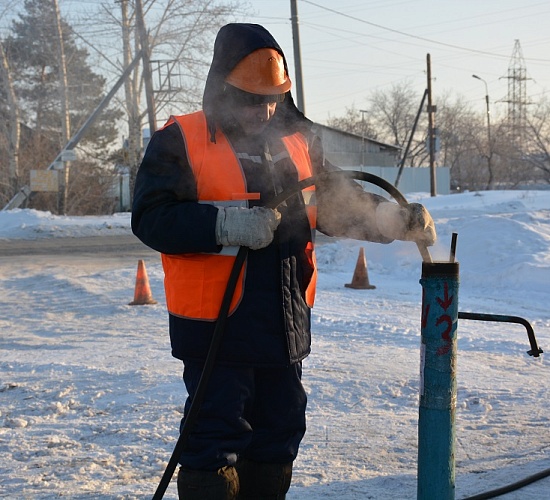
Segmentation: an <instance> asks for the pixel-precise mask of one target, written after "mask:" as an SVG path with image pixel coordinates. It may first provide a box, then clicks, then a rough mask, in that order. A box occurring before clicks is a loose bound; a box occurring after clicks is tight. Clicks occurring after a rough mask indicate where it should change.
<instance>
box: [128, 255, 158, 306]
mask: <svg viewBox="0 0 550 500" xmlns="http://www.w3.org/2000/svg"><path fill="white" fill-rule="evenodd" d="M156 303H157V301H156V300H155V299H153V294H152V293H151V287H150V286H149V278H148V277H147V270H146V269H145V262H143V260H141V259H140V260H138V268H137V275H136V288H135V291H134V300H133V301H132V302H130V303H129V304H128V305H129V306H141V305H145V304H156Z"/></svg>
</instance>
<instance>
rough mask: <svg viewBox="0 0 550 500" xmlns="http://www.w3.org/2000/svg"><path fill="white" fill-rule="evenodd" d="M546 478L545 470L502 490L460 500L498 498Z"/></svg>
mask: <svg viewBox="0 0 550 500" xmlns="http://www.w3.org/2000/svg"><path fill="white" fill-rule="evenodd" d="M548 476H550V469H546V470H543V471H541V472H538V473H537V474H533V475H532V476H529V477H526V478H525V479H522V480H521V481H518V482H516V483H512V484H509V485H508V486H503V487H502V488H497V489H495V490H491V491H486V492H485V493H479V494H478V495H474V496H473V497H466V498H463V499H462V500H486V499H488V498H495V497H499V496H500V495H505V494H506V493H510V492H511V491H515V490H519V489H520V488H524V487H525V486H527V485H529V484H532V483H534V482H535V481H540V480H541V479H544V478H545V477H548Z"/></svg>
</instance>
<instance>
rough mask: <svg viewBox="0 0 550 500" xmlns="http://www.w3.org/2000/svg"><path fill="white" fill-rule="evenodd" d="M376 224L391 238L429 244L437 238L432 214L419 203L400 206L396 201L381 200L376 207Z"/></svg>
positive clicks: (381, 231)
mask: <svg viewBox="0 0 550 500" xmlns="http://www.w3.org/2000/svg"><path fill="white" fill-rule="evenodd" d="M376 225H377V226H378V230H379V231H380V233H382V234H383V235H384V236H385V237H386V238H391V239H392V240H404V241H415V242H416V243H420V244H423V245H426V246H431V245H433V244H434V243H435V240H436V239H437V235H436V232H435V224H434V221H433V219H432V216H431V215H430V213H429V212H428V211H427V210H426V208H425V207H424V206H423V205H421V204H420V203H409V205H407V206H406V207H402V206H401V205H398V204H397V203H390V202H382V203H380V204H379V205H378V206H377V207H376Z"/></svg>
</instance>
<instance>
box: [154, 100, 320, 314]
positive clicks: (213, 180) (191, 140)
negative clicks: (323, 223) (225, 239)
mask: <svg viewBox="0 0 550 500" xmlns="http://www.w3.org/2000/svg"><path fill="white" fill-rule="evenodd" d="M172 123H177V124H178V125H179V127H180V129H181V132H182V136H183V139H184V141H185V145H186V149H187V155H188V159H189V164H190V166H191V169H192V171H193V174H194V176H195V180H196V183H197V194H198V199H199V202H200V203H212V204H214V205H223V206H227V205H238V206H243V202H244V203H245V206H247V205H248V202H247V200H249V199H257V197H258V194H257V193H248V192H247V189H246V179H245V176H244V173H243V171H242V168H241V165H240V163H239V160H238V159H237V157H236V154H235V152H234V151H233V148H232V147H231V145H230V144H229V142H228V141H227V139H226V138H225V136H224V135H223V134H221V133H218V134H217V135H216V143H213V142H211V141H210V140H209V136H208V128H207V126H206V119H205V117H204V114H203V112H202V111H199V112H196V113H192V114H190V115H183V116H176V117H174V116H173V117H171V118H170V119H169V120H168V122H167V123H166V125H165V126H168V125H170V124H172ZM284 142H285V146H286V147H287V149H288V151H289V154H290V156H291V157H292V159H293V160H294V163H295V164H296V166H297V169H298V173H299V178H300V179H302V178H307V177H309V176H310V175H311V173H310V172H311V165H310V161H309V155H308V154H307V144H306V143H305V140H304V139H303V138H302V137H301V136H300V137H298V135H296V136H291V137H289V138H285V139H284ZM303 148H306V149H305V150H304V149H303ZM293 155H297V159H296V160H295V159H294V156H293ZM304 160H306V162H304ZM220 165H223V168H220V167H219V166H220ZM308 218H309V220H310V224H311V223H312V221H313V222H314V219H313V217H312V216H311V215H310V214H309V211H308ZM237 250H238V247H224V249H223V251H222V252H220V253H215V254H212V253H193V254H190V253H187V254H180V255H168V254H162V264H163V268H164V273H165V279H164V288H165V293H166V304H167V307H168V311H169V312H170V313H171V314H173V315H176V316H180V317H184V318H189V319H200V320H208V321H214V320H216V319H217V316H218V313H219V309H220V305H221V302H222V299H223V295H224V292H225V288H226V285H227V281H228V279H229V274H230V273H231V269H232V267H233V263H234V261H235V255H236V252H237ZM307 254H308V259H309V260H310V262H311V263H312V265H314V264H315V256H314V254H313V245H311V248H309V247H308V249H307ZM245 274H246V262H245V265H244V266H243V269H242V271H241V274H240V276H239V279H238V282H237V286H236V287H235V292H234V294H233V299H232V301H231V305H230V311H229V314H231V313H233V312H234V311H235V309H236V308H237V306H238V305H239V303H240V301H241V300H242V296H243V293H244V279H245ZM314 274H315V273H314ZM314 293H315V280H314V279H312V280H311V283H310V285H309V286H308V288H307V292H306V301H307V303H308V305H310V306H311V305H313V297H314Z"/></svg>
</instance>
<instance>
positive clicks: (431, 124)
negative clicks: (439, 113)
mask: <svg viewBox="0 0 550 500" xmlns="http://www.w3.org/2000/svg"><path fill="white" fill-rule="evenodd" d="M426 63H427V73H428V143H429V148H430V194H431V196H436V194H437V190H436V177H435V110H436V108H435V106H434V105H433V104H432V62H431V58H430V54H427V56H426Z"/></svg>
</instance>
